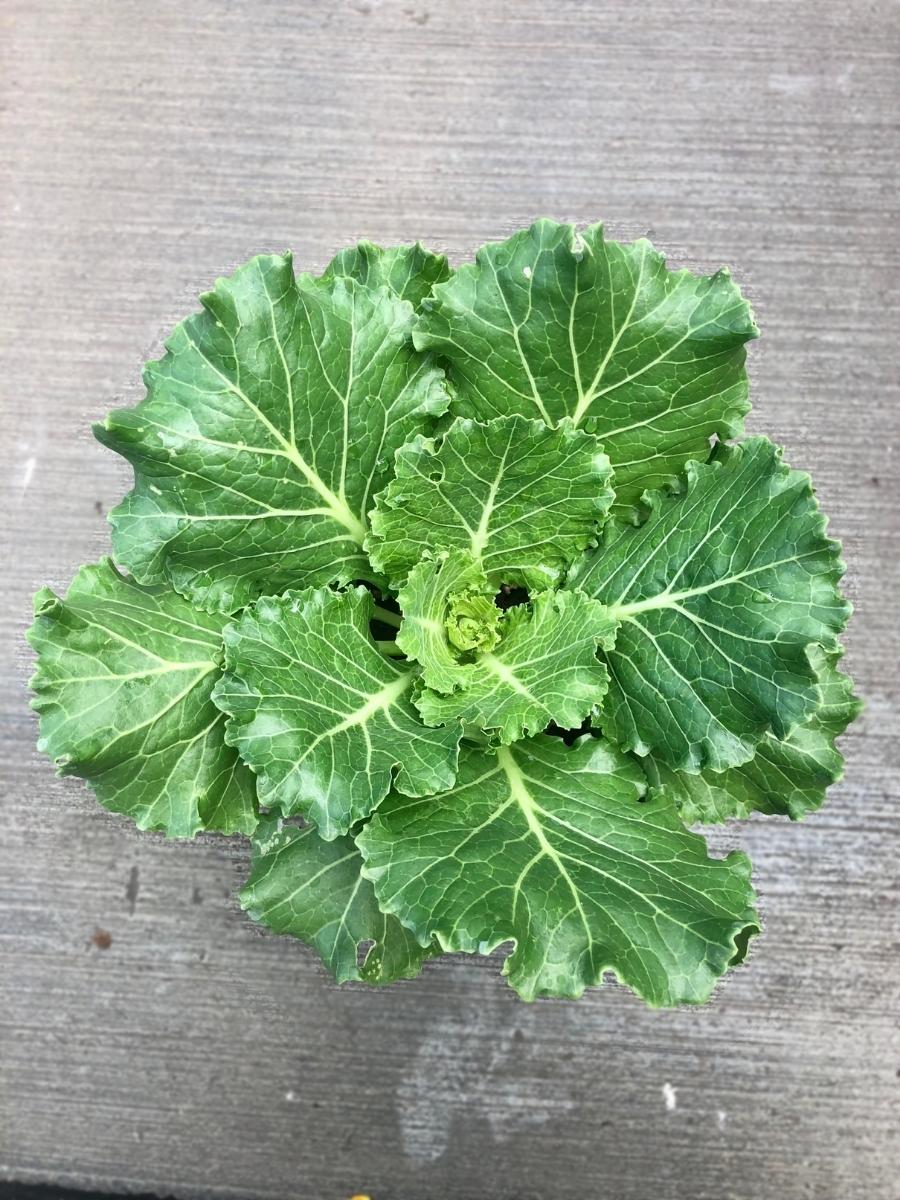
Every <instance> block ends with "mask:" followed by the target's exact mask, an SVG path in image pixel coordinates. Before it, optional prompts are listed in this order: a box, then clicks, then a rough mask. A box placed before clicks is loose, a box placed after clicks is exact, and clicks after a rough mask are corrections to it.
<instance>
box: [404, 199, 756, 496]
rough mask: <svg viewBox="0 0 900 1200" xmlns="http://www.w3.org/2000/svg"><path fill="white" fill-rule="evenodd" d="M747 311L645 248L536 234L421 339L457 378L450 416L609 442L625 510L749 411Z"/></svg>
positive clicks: (499, 253) (713, 283)
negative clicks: (565, 429) (568, 425)
mask: <svg viewBox="0 0 900 1200" xmlns="http://www.w3.org/2000/svg"><path fill="white" fill-rule="evenodd" d="M757 332H758V331H757V329H756V326H755V325H754V323H753V317H752V314H751V311H750V306H749V305H748V304H747V302H746V301H745V300H744V299H743V298H742V297H741V294H740V292H739V291H738V289H737V287H735V285H734V283H732V281H731V278H730V276H729V274H728V272H727V271H726V270H722V271H719V272H717V273H716V274H715V275H703V276H696V275H692V274H691V273H690V272H689V271H669V270H668V269H667V268H666V262H665V258H664V257H663V255H662V254H660V253H658V252H657V251H656V250H654V248H653V247H652V246H651V245H650V243H649V242H648V241H646V240H645V239H643V238H642V239H640V240H639V241H637V242H634V243H633V244H632V245H620V244H619V243H618V242H608V241H605V240H604V237H603V227H602V225H593V226H591V227H590V228H589V229H586V230H584V232H583V233H581V234H576V233H575V230H574V227H573V226H571V225H559V224H557V223H556V222H555V221H546V220H543V221H538V222H537V223H536V224H534V225H532V226H531V228H530V229H525V230H523V231H522V232H520V233H516V234H514V235H513V236H512V237H511V238H509V239H508V240H507V241H505V242H500V243H494V244H490V245H487V246H483V247H482V248H481V249H480V250H479V251H478V253H477V255H476V258H475V262H474V263H472V264H467V265H466V266H463V267H460V268H459V269H458V270H457V271H456V273H455V274H454V275H453V277H452V278H451V279H450V280H449V281H448V282H446V283H441V284H438V285H437V286H436V287H435V288H434V291H433V293H432V299H431V300H428V301H426V302H425V304H424V311H423V313H422V315H421V316H420V317H419V320H418V322H417V324H416V330H415V335H414V336H415V343H416V345H417V346H418V347H419V348H420V349H430V350H434V351H436V352H437V353H438V354H439V355H440V356H441V358H442V359H443V360H446V362H447V363H448V364H449V372H450V379H451V382H452V383H453V384H454V387H455V392H456V400H455V402H454V411H455V412H457V413H461V414H463V415H464V416H474V417H477V418H479V419H480V420H487V419H489V418H491V417H496V416H506V415H508V414H510V413H520V414H521V415H523V416H526V417H538V418H540V419H541V420H542V421H545V422H547V423H548V424H555V423H556V422H558V421H560V420H561V419H562V418H563V417H566V416H568V417H571V418H572V421H573V422H574V424H575V425H581V424H584V426H585V428H587V429H590V430H591V431H592V432H593V433H595V434H597V436H598V437H599V438H600V439H601V441H602V442H603V447H604V449H605V451H606V453H607V454H608V455H609V458H610V460H611V462H612V465H613V468H614V470H615V478H616V493H617V501H618V503H619V504H620V505H631V504H634V503H635V502H636V501H637V500H638V499H639V498H640V496H641V493H642V492H643V491H644V489H645V488H656V487H660V486H661V485H663V484H665V483H667V482H669V481H670V480H672V479H673V478H674V477H675V476H676V475H677V474H678V472H679V471H680V470H681V469H682V468H683V466H684V464H685V463H686V462H687V461H688V460H689V459H692V458H706V456H707V454H708V452H709V439H710V437H711V436H712V435H713V434H717V435H718V436H719V437H720V438H722V439H725V438H729V437H734V436H735V435H737V434H738V433H740V431H741V427H742V421H743V417H744V414H745V413H746V412H747V411H748V410H749V407H750V405H749V402H748V399H747V375H746V372H745V370H744V357H745V354H744V343H745V342H747V341H748V340H749V339H750V338H754V337H756V336H757Z"/></svg>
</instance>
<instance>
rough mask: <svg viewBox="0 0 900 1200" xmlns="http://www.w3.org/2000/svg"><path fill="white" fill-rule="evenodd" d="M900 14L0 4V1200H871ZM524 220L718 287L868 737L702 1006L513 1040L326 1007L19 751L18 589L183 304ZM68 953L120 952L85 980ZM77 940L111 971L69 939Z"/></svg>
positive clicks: (499, 1019)
mask: <svg viewBox="0 0 900 1200" xmlns="http://www.w3.org/2000/svg"><path fill="white" fill-rule="evenodd" d="M898 49H900V45H898V9H897V6H896V5H895V4H893V3H889V2H887V0H872V2H864V0H850V2H849V3H841V4H837V3H813V2H811V0H795V2H792V3H783V2H780V0H779V2H765V0H763V2H757V3H754V4H745V5H740V6H735V5H727V4H719V3H713V2H709V3H690V2H682V3H678V4H675V3H667V2H666V0H649V2H647V3H644V4H636V3H632V2H628V0H598V2H590V0H583V2H579V0H520V2H517V3H514V2H513V0H500V2H496V3H490V2H487V0H483V2H481V3H478V2H470V0H444V2H443V3H438V2H433V0H383V2H380V3H379V2H377V0H356V2H344V0H337V2H334V3H288V2H287V0H285V2H281V3H277V2H274V0H258V2H256V3H249V2H247V3H238V2H231V3H229V2H225V0H221V2H220V0H192V2H190V3H185V2H184V0H156V2H155V3H153V4H148V3H142V2H140V0H118V2H113V0H56V2H51V0H3V2H2V3H0V205H2V209H3V216H2V226H0V297H2V303H0V396H2V422H0V447H2V452H3V462H4V470H3V473H2V481H0V486H2V488H3V520H2V522H0V537H2V541H3V546H2V557H0V563H2V567H0V569H2V572H3V580H4V584H3V596H2V621H3V629H2V642H0V645H2V651H0V653H2V677H0V755H2V772H3V786H2V789H0V804H2V807H3V815H2V823H0V831H2V832H0V1179H12V1180H15V1179H20V1180H33V1181H46V1180H49V1181H57V1182H59V1183H67V1184H70V1185H73V1186H78V1187H91V1186H94V1187H99V1188H108V1189H115V1188H118V1189H134V1190H140V1191H147V1190H160V1191H164V1192H170V1193H173V1194H175V1195H176V1196H178V1197H194V1196H196V1197H226V1196H240V1197H260V1198H262V1197H272V1198H276V1197H277V1198H287V1197H299V1198H302V1200H320V1198H322V1200H329V1198H332V1197H334V1198H343V1197H346V1196H349V1195H350V1194H352V1193H353V1192H354V1191H361V1192H368V1193H370V1194H371V1195H372V1196H373V1197H374V1200H431V1198H433V1200H495V1198H496V1200H514V1198H515V1200H575V1198H576V1197H577V1198H583V1197H594V1196H602V1197H609V1198H611V1200H612V1198H614V1200H729V1198H731V1200H769V1198H770V1197H771V1198H775V1197H777V1198H778V1200H801V1198H809V1200H832V1198H834V1200H839V1198H840V1200H896V1197H897V1196H898V1195H900V1182H898V1181H900V1150H898V1144H897V1141H896V1135H897V1123H898V1098H900V1033H898V1026H897V1017H898V1000H900V969H898V940H900V937H898V928H900V926H898V875H900V871H898V865H897V860H898V850H900V839H898V812H897V795H898V787H897V768H898V750H897V744H898V743H897V733H898V729H897V722H896V709H895V703H896V700H897V691H898V669H897V663H898V651H900V644H898V643H900V639H898V614H897V603H896V596H897V594H898V584H900V577H898V549H900V547H898V517H897V506H898V501H900V495H898V475H900V472H898V461H897V454H896V449H895V447H896V435H897V431H898V424H900V421H898V386H897V383H898V381H897V367H898V362H900V353H898V323H897V319H896V318H897V300H898V289H897V279H898V266H900V263H898V259H900V252H898V245H897V228H896V224H893V225H892V224H891V218H892V217H893V216H895V212H896V208H895V205H896V187H897V174H896V163H897V151H898V140H897V120H896V117H897V91H898V73H897V67H898ZM538 215H551V216H556V217H559V218H567V219H576V220H579V221H588V220H593V219H596V218H600V217H602V218H604V219H605V220H606V221H607V222H608V226H609V228H610V230H611V232H612V233H613V234H617V235H627V236H632V235H634V234H639V233H640V234H643V233H647V232H649V233H651V235H652V236H653V237H654V239H655V241H656V242H657V244H658V245H660V246H661V247H662V248H663V249H665V250H666V251H667V252H668V253H669V255H670V257H671V259H672V260H673V262H675V263H676V264H678V265H687V266H691V267H695V268H696V267H712V266H717V265H719V264H720V263H727V264H729V265H730V266H731V268H732V269H733V271H734V273H735V274H736V276H737V277H738V279H739V280H740V281H741V283H742V284H743V285H744V286H745V288H746V289H747V291H748V292H749V293H750V295H751V296H752V298H753V300H754V302H755V305H756V308H757V315H758V318H759V322H760V325H761V327H762V330H763V337H762V340H761V342H760V343H758V344H757V345H756V346H755V347H754V349H753V350H752V354H751V374H752V389H753V390H752V394H753V399H754V403H755V412H754V414H753V416H752V418H751V422H750V426H751V429H752V430H754V431H765V432H767V433H769V434H770V435H772V436H773V437H774V438H776V439H778V440H779V441H781V442H783V443H784V444H785V445H786V447H787V454H788V458H789V461H790V462H791V463H793V464H794V465H796V466H798V467H803V468H808V469H810V470H811V471H812V472H813V473H814V476H815V479H816V482H817V485H818V489H819V493H820V496H821V499H822V501H823V504H824V506H825V507H826V510H827V511H828V512H829V513H830V514H831V516H832V529H833V532H834V533H835V534H836V535H837V536H839V537H841V538H842V539H843V540H844V542H845V548H846V557H847V560H848V564H849V574H848V581H847V587H848V591H849V594H850V596H851V598H852V599H853V601H854V603H855V604H856V606H857V613H856V616H855V617H854V619H853V623H852V625H851V629H850V633H849V637H848V645H849V651H848V659H847V661H848V663H849V666H850V668H851V669H852V671H853V672H854V674H855V675H856V677H857V679H858V682H859V686H860V689H861V691H862V692H863V694H864V695H865V697H866V700H867V703H868V707H867V710H866V713H865V715H864V716H863V718H862V719H861V720H860V722H859V723H858V724H857V725H856V726H855V727H854V729H853V731H852V733H850V734H849V735H848V736H847V737H846V739H845V742H844V747H845V751H846V754H847V756H848V760H849V761H848V769H847V776H846V780H845V782H844V783H842V784H841V785H839V786H838V787H836V788H835V789H834V792H833V795H832V799H831V802H830V804H829V805H828V807H827V808H826V809H825V810H824V811H823V812H822V813H821V814H818V815H816V816H814V817H812V818H811V819H809V820H808V821H807V822H806V823H804V824H803V825H800V826H796V827H794V826H789V825H788V824H785V823H782V822H779V821H767V822H763V821H753V822H750V823H747V824H745V825H740V826H734V827H733V828H731V829H730V830H728V831H727V833H726V834H725V835H724V836H723V837H721V838H719V840H718V842H717V845H719V846H725V845H732V844H740V845H742V846H744V847H745V848H746V849H747V850H748V851H749V853H750V854H751V856H752V858H753V860H754V864H755V868H756V874H755V878H756V882H757V885H758V888H759V891H760V894H761V897H762V904H763V909H764V913H765V919H766V931H765V934H764V936H763V937H762V938H761V939H760V940H759V942H758V944H757V946H756V949H755V952H754V954H753V956H752V959H751V961H750V963H749V964H748V965H747V966H746V967H744V968H741V969H740V970H739V971H737V972H736V973H735V975H734V976H733V977H732V978H731V979H730V981H729V982H728V983H727V984H726V985H725V986H724V987H723V988H722V989H721V990H720V992H719V994H718V995H717V998H716V1000H715V1002H714V1004H713V1005H712V1006H711V1007H710V1008H707V1009H704V1010H700V1011H684V1012H675V1013H671V1012H664V1013H651V1012H647V1011H645V1010H644V1009H643V1008H642V1007H641V1005H640V1004H639V1003H638V1002H637V1001H636V1000H634V999H633V998H632V997H631V996H629V995H628V994H626V993H625V992H621V991H616V990H611V989H603V990H598V991H595V992H594V993H593V994H590V995H588V996H586V997H585V998H584V999H583V1000H582V1001H580V1002H578V1003H575V1004H571V1003H554V1002H541V1003H538V1004H535V1005H532V1006H526V1005H524V1004H522V1003H520V1002H518V1001H517V1000H516V999H515V998H514V996H513V995H512V994H511V993H510V992H509V991H508V990H507V989H506V988H505V986H504V984H503V983H502V982H501V980H500V979H499V977H498V970H497V968H498V964H497V962H496V961H474V960H469V959H465V958H456V959H446V960H443V961H438V962H435V963H433V964H431V965H429V966H428V967H427V968H426V970H425V973H424V976H423V978H422V979H421V980H419V981H418V982H416V983H412V984H409V985H398V986H395V987H392V988H390V989H388V990H386V991H381V992H375V993H370V992H367V991H364V990H362V989H359V988H356V987H347V988H345V989H342V990H340V991H339V990H337V989H336V988H335V987H334V986H333V985H331V984H330V983H329V982H328V980H327V978H326V977H325V975H324V972H323V971H322V970H321V969H320V967H319V966H318V965H317V963H316V961H315V959H314V958H313V955H312V954H311V953H310V952H309V951H307V950H306V949H304V948H303V947H301V946H299V945H297V944H293V943H291V942H288V941H283V940H279V939H277V938H276V937H273V936H262V935H260V934H259V933H258V932H257V931H256V930H254V929H253V928H252V927H251V926H250V925H249V924H248V923H247V922H246V921H245V920H244V919H243V918H241V917H240V916H239V914H238V913H237V910H236V905H235V901H234V892H235V888H236V886H237V884H238V882H239V880H240V878H241V876H242V873H243V872H244V869H245V865H246V863H245V851H244V848H243V846H242V845H241V844H240V842H237V841H234V842H227V841H221V840H215V839H208V840H203V841H201V842H199V843H197V844H172V843H169V844H167V843H166V842H165V841H164V840H163V839H162V838H160V837H157V836H151V835H138V834H137V833H136V832H135V831H133V829H132V828H131V827H130V826H129V824H128V823H127V821H125V820H123V819H119V818H116V817H113V816H110V815H108V814H106V813H104V812H103V811H102V810H100V809H99V808H98V807H97V806H96V805H95V804H94V802H93V801H92V800H91V798H90V796H89V795H88V793H87V792H86V791H85V789H84V788H83V787H82V786H81V785H80V784H79V783H77V782H76V781H69V782H66V783H62V782H60V781H58V780H55V779H54V778H53V774H52V770H51V768H50V765H49V764H48V763H47V762H46V761H42V760H41V759H39V757H38V756H37V754H36V753H35V751H34V750H33V743H34V737H35V726H34V721H33V719H32V717H31V715H30V714H29V712H28V710H27V708H26V698H25V689H24V680H25V678H26V676H27V673H28V671H29V668H30V663H29V659H28V655H27V654H26V652H25V650H24V647H23V645H22V638H21V635H22V631H23V628H24V626H25V624H26V623H27V619H28V615H29V597H30V593H31V592H32V591H33V590H34V589H35V588H36V587H37V586H38V585H40V584H42V583H45V582H48V583H51V584H53V585H56V586H60V587H61V586H64V585H65V584H66V583H67V582H68V580H69V578H70V577H71V575H72V573H73V571H74V570H75V568H76V566H77V564H79V563H80V562H82V561H84V560H92V559H95V558H96V557H97V556H98V555H99V554H100V553H101V552H103V551H104V550H105V548H106V545H107V535H106V527H105V522H104V516H105V512H106V510H107V509H108V508H109V507H110V506H111V505H112V504H113V503H115V501H116V500H117V498H118V497H119V496H120V495H121V494H122V492H123V491H124V490H125V488H126V486H127V474H126V471H125V469H124V468H123V466H122V464H121V463H120V462H119V461H118V460H116V458H115V457H114V456H113V455H111V454H109V453H107V452H106V451H104V450H103V449H101V448H100V447H99V446H98V445H96V444H95V443H93V441H92V440H91V438H90V434H89V431H88V423H89V421H90V420H92V419H94V418H97V417H99V416H101V415H102V414H103V413H104V412H105V411H106V410H107V409H108V408H109V407H110V406H112V405H114V404H121V403H131V402H134V401H136V400H137V399H138V398H139V396H140V394H141V388H140V383H139V373H140V365H141V362H142V361H143V360H144V359H145V358H147V357H148V356H150V355H152V354H155V353H156V351H157V350H158V349H159V345H160V339H161V337H162V336H163V334H164V333H165V331H166V330H167V329H168V328H170V327H171V325H172V324H173V323H174V322H175V321H176V320H178V319H179V318H180V317H181V316H183V315H185V314H186V313H187V312H189V311H191V310H192V308H193V307H194V305H195V297H196V295H197V293H198V292H199V291H201V290H204V289H205V288H207V287H208V286H209V284H210V282H211V280H212V279H213V278H214V276H215V275H217V274H224V273H226V272H228V271H229V270H231V269H232V267H233V266H235V265H236V264H237V263H239V262H241V261H242V260H244V259H246V258H247V257H249V256H250V255H251V254H253V253H255V252H258V251H262V250H282V249H284V248H286V247H291V248H292V249H293V250H294V251H295V253H296V257H297V261H298V263H299V264H300V265H302V266H303V267H308V268H312V269H316V268H318V267H320V266H321V265H323V264H324V263H325V261H326V260H327V259H328V257H329V256H330V255H331V254H332V252H333V251H335V250H336V249H337V248H338V247H339V246H341V245H343V244H345V243H347V242H350V241H352V240H355V239H356V238H358V237H361V236H366V237H369V238H372V239H375V240H378V241H383V242H392V241H400V240H410V239H413V238H415V237H421V238H422V239H424V240H425V241H426V242H427V243H428V244H430V245H432V246H433V247H435V248H438V249H441V250H445V251H447V252H449V253H450V254H451V256H452V257H453V258H454V259H459V258H461V257H465V256H467V255H469V254H470V253H471V251H472V249H473V248H474V247H475V246H476V245H477V244H478V243H480V242H482V241H484V240H487V239H489V238H495V237H498V236H500V235H503V234H504V233H506V232H509V231H510V230H511V229H513V228H515V227H517V226H518V225H521V224H524V223H526V222H528V221H530V220H531V219H532V218H533V217H535V216H538ZM97 930H104V931H106V932H107V933H108V935H109V937H110V938H111V943H110V944H109V946H108V948H106V949H101V948H100V947H99V946H98V945H97V944H96V943H95V941H93V940H92V939H94V937H95V933H96V931H97ZM99 940H100V941H103V940H104V939H103V938H102V937H100V938H99Z"/></svg>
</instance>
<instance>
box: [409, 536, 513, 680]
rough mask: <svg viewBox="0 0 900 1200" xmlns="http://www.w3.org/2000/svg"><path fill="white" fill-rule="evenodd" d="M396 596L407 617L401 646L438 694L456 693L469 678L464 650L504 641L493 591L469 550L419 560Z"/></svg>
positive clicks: (493, 645) (446, 552)
mask: <svg viewBox="0 0 900 1200" xmlns="http://www.w3.org/2000/svg"><path fill="white" fill-rule="evenodd" d="M398 600H399V604H400V608H401V611H402V612H403V621H402V623H401V625H400V630H399V632H398V633H397V645H398V647H399V648H400V649H401V650H402V651H403V653H404V654H405V655H406V656H407V657H408V658H411V659H413V660H414V661H415V662H418V663H419V664H420V665H421V667H422V681H423V683H425V685H426V686H427V687H430V688H434V689H436V690H437V691H439V692H452V691H454V690H455V689H456V688H458V687H461V686H462V685H463V683H464V682H465V681H466V679H467V678H468V675H469V671H468V669H467V667H466V665H465V663H464V658H465V657H466V655H465V652H466V651H471V652H475V651H478V650H493V649H494V647H495V646H496V644H497V642H498V641H499V639H500V620H501V612H500V610H499V609H498V608H497V607H496V606H495V605H494V603H493V589H492V588H491V587H490V585H489V584H488V581H487V576H486V575H485V573H484V571H483V569H482V567H481V566H480V564H479V563H478V562H476V560H475V559H474V558H473V557H472V555H471V554H469V553H468V552H467V551H465V550H449V551H445V552H444V553H443V554H440V555H438V557H437V558H436V559H434V560H431V559H424V560H423V561H422V562H420V563H418V564H417V565H416V566H415V567H413V569H412V571H410V573H409V578H408V579H407V581H406V586H405V587H404V588H403V589H402V590H401V592H400V595H399V597H398ZM471 657H472V654H471V653H470V654H469V655H468V658H469V659H471Z"/></svg>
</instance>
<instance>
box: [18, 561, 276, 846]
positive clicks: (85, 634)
mask: <svg viewBox="0 0 900 1200" xmlns="http://www.w3.org/2000/svg"><path fill="white" fill-rule="evenodd" d="M34 611H35V620H34V624H33V625H32V627H31V629H29V631H28V634H27V638H28V641H29V643H30V645H31V646H33V647H34V649H35V650H36V651H37V656H38V660H37V671H36V672H35V674H34V676H33V678H32V680H31V687H32V689H33V690H34V692H35V698H34V700H33V702H32V703H33V706H34V708H36V709H37V711H38V712H39V713H40V716H41V721H40V726H41V737H40V741H39V742H38V748H39V749H40V750H43V751H45V752H46V753H47V754H49V755H50V757H51V758H53V759H54V760H55V762H56V765H57V767H58V769H59V773H60V774H61V775H78V776H80V777H81V778H82V779H86V780H87V781H88V783H90V785H91V786H92V787H93V789H94V791H95V792H96V794H97V799H98V800H99V801H100V803H101V804H103V805H104V807H106V808H108V809H110V811H112V812H117V813H125V814H126V815H127V816H130V817H132V818H133V819H134V821H135V823H136V824H137V825H138V827H139V828H140V829H162V830H165V832H166V833H167V834H168V836H169V837H192V836H193V835H194V834H195V833H196V832H197V831H198V830H200V829H215V830H218V831H219V832H221V833H249V832H250V831H251V830H252V829H253V828H254V826H255V825H256V803H255V796H254V780H253V776H252V775H251V773H250V772H249V771H248V770H247V768H246V767H245V766H244V765H243V763H241V761H240V760H239V758H238V756H237V754H236V753H235V751H234V750H232V749H231V748H230V747H229V746H226V744H225V740H224V732H225V718H224V716H223V714H222V713H220V712H219V710H218V709H217V708H216V706H215V705H214V704H213V702H212V700H211V698H210V693H211V692H212V688H213V684H214V683H215V682H216V680H217V679H218V677H219V664H220V662H221V658H222V626H223V623H224V618H222V617H220V616H216V615H209V614H206V613H201V612H197V611H196V610H195V609H193V608H192V607H191V606H190V605H189V604H188V603H187V601H186V600H184V599H182V597H181V596H179V595H178V594H177V593H176V592H173V591H172V590H171V589H170V588H155V587H141V586H140V585H139V584H137V583H135V582H134V580H132V579H128V578H126V577H125V576H123V575H120V574H119V573H118V572H117V571H116V569H115V567H114V566H113V565H112V563H111V562H110V561H109V559H104V560H103V561H101V562H99V563H97V564H96V565H94V566H87V567H82V568H81V569H80V570H79V572H78V574H77V575H76V576H75V578H74V580H73V581H72V585H71V587H70V588H69V590H68V592H67V593H66V596H65V599H59V598H58V597H57V596H55V595H54V594H53V593H52V592H51V591H50V590H49V589H48V588H42V589H41V590H40V591H39V592H38V594H37V596H36V597H35V606H34Z"/></svg>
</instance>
